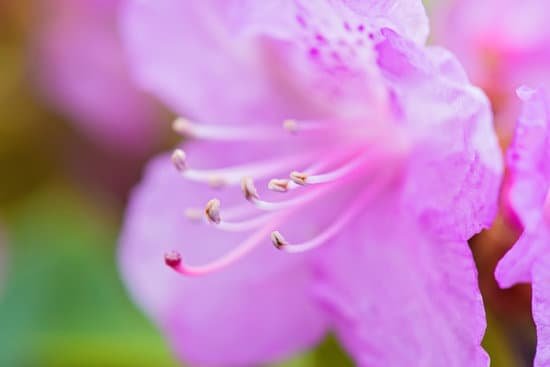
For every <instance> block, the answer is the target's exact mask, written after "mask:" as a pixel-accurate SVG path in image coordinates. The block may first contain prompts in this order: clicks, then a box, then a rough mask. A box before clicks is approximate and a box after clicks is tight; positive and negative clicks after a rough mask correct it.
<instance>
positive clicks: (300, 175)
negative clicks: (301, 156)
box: [290, 171, 308, 185]
mask: <svg viewBox="0 0 550 367" xmlns="http://www.w3.org/2000/svg"><path fill="white" fill-rule="evenodd" d="M307 177H308V175H307V173H304V172H298V171H293V172H291V173H290V179H291V180H292V181H293V182H294V183H295V184H298V185H305V184H306V180H307Z"/></svg>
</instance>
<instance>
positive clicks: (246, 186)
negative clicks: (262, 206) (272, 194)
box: [241, 177, 260, 200]
mask: <svg viewBox="0 0 550 367" xmlns="http://www.w3.org/2000/svg"><path fill="white" fill-rule="evenodd" d="M241 190H242V191H243V194H244V197H245V198H246V200H253V199H259V198H260V195H258V191H257V190H256V186H254V180H253V179H252V177H243V179H242V180H241Z"/></svg>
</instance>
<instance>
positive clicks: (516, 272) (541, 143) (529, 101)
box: [496, 87, 550, 367]
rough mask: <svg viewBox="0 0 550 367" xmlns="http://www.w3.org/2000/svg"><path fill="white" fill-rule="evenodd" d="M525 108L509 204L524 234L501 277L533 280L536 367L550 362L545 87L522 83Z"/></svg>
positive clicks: (507, 281) (549, 165) (512, 155)
mask: <svg viewBox="0 0 550 367" xmlns="http://www.w3.org/2000/svg"><path fill="white" fill-rule="evenodd" d="M518 96H519V97H520V99H521V100H522V101H523V112H522V114H521V116H520V118H519V119H518V124H517V127H516V131H515V136H514V140H513V141H512V145H511V146H510V148H509V151H508V157H507V158H508V159H507V167H508V169H509V172H510V182H509V191H508V192H507V197H506V199H507V202H508V204H509V207H510V209H511V210H512V211H513V212H514V213H515V214H516V215H517V218H518V220H519V221H520V223H521V225H522V227H523V234H522V235H521V237H520V238H519V240H518V242H517V243H516V244H515V245H514V247H513V248H512V249H511V250H510V251H509V252H508V253H507V254H506V255H505V257H504V258H503V259H502V260H501V261H500V263H499V264H498V266H497V269H496V278H497V280H498V282H499V284H500V285H501V286H502V287H510V286H512V285H513V284H515V283H519V282H530V283H533V317H534V319H535V323H536V325H537V336H538V348H537V354H536V357H535V366H537V367H543V366H550V288H549V286H548V285H549V284H550V251H549V250H550V216H549V213H550V211H549V199H548V198H549V195H548V193H549V192H550V115H549V107H550V101H549V100H548V96H547V95H546V93H545V92H544V91H543V90H541V89H536V90H534V89H530V88H527V87H522V88H520V89H518Z"/></svg>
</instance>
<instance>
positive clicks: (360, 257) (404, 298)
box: [318, 197, 488, 367]
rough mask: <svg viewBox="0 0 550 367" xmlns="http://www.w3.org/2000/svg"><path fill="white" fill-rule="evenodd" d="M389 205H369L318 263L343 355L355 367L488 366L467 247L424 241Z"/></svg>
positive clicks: (461, 243) (383, 201)
mask: <svg viewBox="0 0 550 367" xmlns="http://www.w3.org/2000/svg"><path fill="white" fill-rule="evenodd" d="M391 202H392V200H391V198H388V197H385V198H381V201H380V203H373V204H372V205H371V210H369V212H368V213H367V214H365V215H362V216H361V217H360V218H357V220H356V222H355V224H354V225H353V226H350V227H349V228H347V231H346V232H345V234H343V235H342V236H341V237H339V238H338V239H337V241H338V242H339V243H338V245H339V246H336V244H331V245H330V247H329V248H327V249H326V250H327V252H326V253H323V254H322V255H321V256H320V258H321V260H320V270H319V277H320V280H321V281H322V282H323V283H322V286H321V287H320V289H319V290H318V296H319V298H320V301H321V302H322V303H323V304H324V305H325V306H326V308H327V310H329V311H330V314H331V315H332V316H333V318H334V322H335V324H336V327H337V331H338V336H339V337H340V338H341V340H342V342H343V344H344V346H345V348H346V349H347V350H348V351H349V352H350V353H351V354H352V355H353V356H354V358H355V360H356V362H357V364H358V365H360V366H457V367H459V366H487V365H488V358H487V355H486V353H485V352H484V351H483V349H482V348H481V346H480V343H481V339H482V337H483V333H484V329H485V318H484V310H483V303H482V300H481V295H480V292H479V289H478V285H477V278H476V269H475V266H474V262H473V258H472V254H471V252H470V249H469V248H468V244H467V243H466V242H465V241H457V242H441V241H438V240H434V239H433V238H430V237H428V236H426V235H425V233H423V232H422V231H421V230H420V229H419V227H418V226H417V224H415V223H413V222H412V221H411V220H409V219H408V218H407V216H406V215H404V212H403V211H402V210H400V208H399V207H398V206H397V204H395V205H392V204H391ZM388 203H389V205H388ZM335 242H336V241H335Z"/></svg>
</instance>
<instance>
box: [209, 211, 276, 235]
mask: <svg viewBox="0 0 550 367" xmlns="http://www.w3.org/2000/svg"><path fill="white" fill-rule="evenodd" d="M271 219H273V214H267V215H262V216H259V217H256V218H252V219H248V220H243V221H240V222H228V221H224V220H223V219H222V220H221V221H220V222H219V223H217V224H215V227H216V228H218V229H220V230H222V231H227V232H245V231H250V230H252V229H254V228H257V227H259V226H261V225H262V224H266V223H267V222H269V221H270V220H271Z"/></svg>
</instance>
